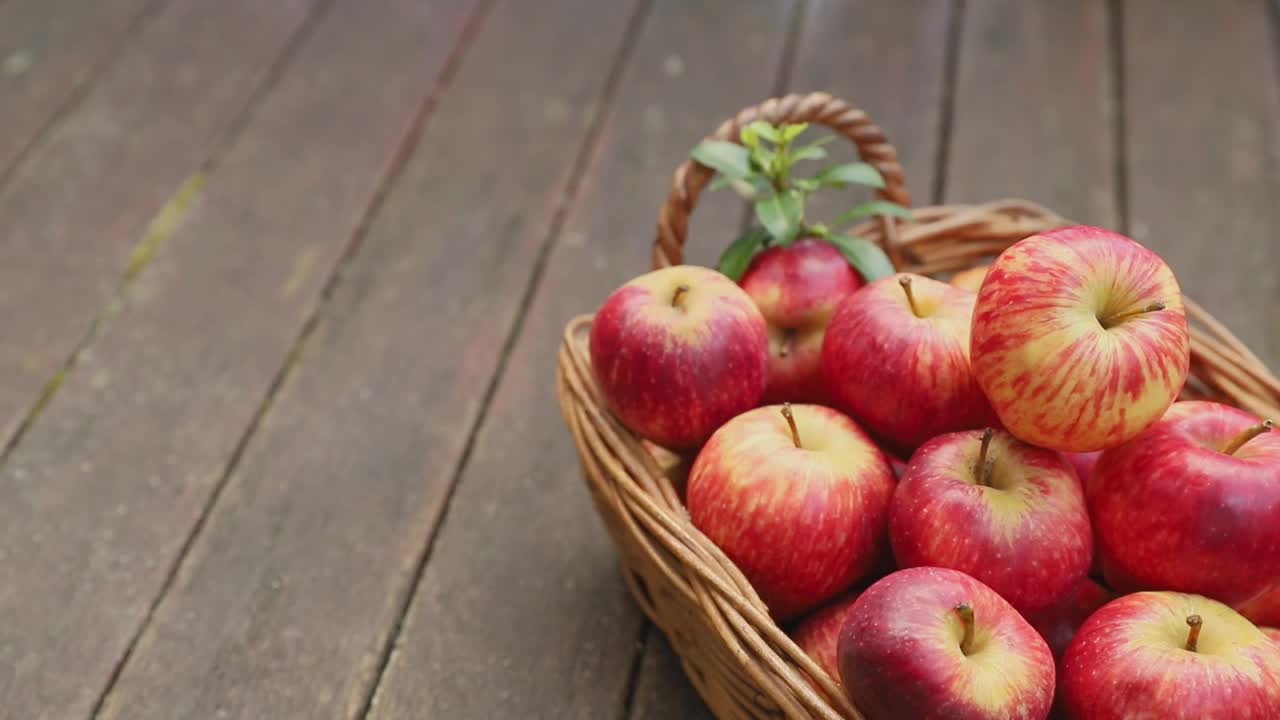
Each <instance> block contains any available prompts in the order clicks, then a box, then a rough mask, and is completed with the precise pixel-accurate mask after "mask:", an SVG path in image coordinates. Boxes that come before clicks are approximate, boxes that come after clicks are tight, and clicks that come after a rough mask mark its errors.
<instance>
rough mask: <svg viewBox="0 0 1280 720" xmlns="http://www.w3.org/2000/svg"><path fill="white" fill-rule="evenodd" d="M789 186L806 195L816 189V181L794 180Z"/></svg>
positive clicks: (809, 179) (806, 179)
mask: <svg viewBox="0 0 1280 720" xmlns="http://www.w3.org/2000/svg"><path fill="white" fill-rule="evenodd" d="M791 185H792V187H797V188H800V189H801V190H803V191H805V192H807V193H810V192H813V191H814V190H817V189H818V181H817V180H814V179H812V178H795V179H794V180H792V181H791Z"/></svg>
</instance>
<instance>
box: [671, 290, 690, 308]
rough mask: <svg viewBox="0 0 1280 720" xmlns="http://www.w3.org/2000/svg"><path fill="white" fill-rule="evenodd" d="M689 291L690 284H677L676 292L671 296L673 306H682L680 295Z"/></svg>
mask: <svg viewBox="0 0 1280 720" xmlns="http://www.w3.org/2000/svg"><path fill="white" fill-rule="evenodd" d="M687 292H689V286H688V285H677V286H676V294H675V295H672V296H671V306H672V307H680V296H681V295H684V294H685V293H687Z"/></svg>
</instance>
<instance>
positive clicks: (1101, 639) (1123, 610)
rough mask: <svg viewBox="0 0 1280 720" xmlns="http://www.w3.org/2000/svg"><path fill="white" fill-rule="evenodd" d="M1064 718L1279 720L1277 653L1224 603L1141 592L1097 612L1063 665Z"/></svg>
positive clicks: (1277, 648) (1279, 652) (1279, 657)
mask: <svg viewBox="0 0 1280 720" xmlns="http://www.w3.org/2000/svg"><path fill="white" fill-rule="evenodd" d="M1061 692H1062V694H1063V699H1064V700H1065V704H1066V707H1067V714H1068V717H1072V718H1080V719H1087V720H1121V719H1128V718H1159V719H1160V720H1180V719H1183V718H1185V719H1186V720H1193V719H1194V720H1213V719H1214V718H1220V719H1222V720H1226V719H1227V718H1232V719H1234V720H1245V719H1246V718H1253V719H1254V720H1271V719H1273V718H1280V646H1278V645H1276V644H1275V643H1273V642H1271V641H1270V640H1268V639H1267V637H1266V636H1265V635H1263V634H1262V632H1261V631H1260V630H1258V628H1256V627H1254V625H1253V624H1252V623H1250V622H1249V621H1248V620H1246V619H1245V618H1244V617H1242V616H1241V615H1240V614H1239V613H1237V612H1235V611H1234V610H1232V609H1231V608H1229V607H1227V606H1226V605H1223V604H1222V603H1219V602H1216V601H1214V600H1210V599H1208V598H1206V597H1203V596H1200V595H1184V594H1181V593H1174V592H1144V593H1137V594H1134V595H1126V596H1124V597H1122V598H1120V599H1118V600H1114V601H1112V602H1110V603H1108V604H1107V605H1106V606H1104V607H1103V608H1102V609H1101V610H1098V611H1097V612H1096V613H1094V614H1093V615H1092V616H1090V618H1089V619H1088V620H1086V621H1085V623H1084V625H1083V626H1082V627H1081V628H1080V632H1078V633H1077V634H1076V637H1075V639H1074V640H1072V641H1071V645H1070V646H1069V647H1068V648H1067V654H1066V657H1065V658H1063V663H1062V688H1061Z"/></svg>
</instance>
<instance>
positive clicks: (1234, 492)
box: [1088, 400, 1280, 624]
mask: <svg viewBox="0 0 1280 720" xmlns="http://www.w3.org/2000/svg"><path fill="white" fill-rule="evenodd" d="M1267 427H1268V425H1267V424H1266V423H1264V422H1261V421H1259V419H1258V418H1256V417H1255V416H1253V415H1251V414H1249V413H1247V412H1245V411H1243V410H1237V409H1236V408H1233V407H1229V406H1227V405H1222V404H1219V403H1213V402H1204V401H1198V400H1190V401H1183V402H1178V403H1175V404H1174V406H1173V407H1171V408H1170V409H1169V411H1168V412H1167V413H1165V415H1164V417H1163V418H1161V419H1160V420H1159V421H1157V422H1156V423H1155V424H1154V425H1152V426H1151V427H1150V428H1148V429H1147V430H1145V431H1143V432H1142V434H1140V435H1139V436H1138V437H1136V438H1134V439H1133V440H1130V441H1129V442H1128V443H1125V444H1124V445H1122V446H1120V447H1118V448H1114V449H1111V450H1108V451H1106V452H1104V453H1103V454H1102V458H1101V459H1100V460H1099V461H1098V465H1097V467H1096V468H1094V471H1093V477H1092V479H1091V480H1090V482H1089V488H1088V495H1089V509H1090V514H1091V516H1092V518H1093V523H1094V528H1095V530H1096V532H1097V537H1098V541H1099V543H1100V545H1101V555H1102V562H1103V571H1104V573H1105V574H1106V577H1107V582H1108V584H1110V585H1111V586H1112V587H1114V588H1116V589H1120V590H1141V589H1159V590H1177V591H1180V592H1193V593H1198V594H1201V595H1207V596H1209V597H1212V598H1215V599H1217V600H1221V601H1222V602H1225V603H1227V604H1228V605H1232V606H1233V607H1236V608H1238V609H1241V610H1243V611H1245V612H1246V615H1250V616H1252V619H1254V620H1256V621H1257V622H1259V623H1262V624H1271V623H1272V622H1275V620H1280V618H1276V619H1275V620H1273V619H1271V618H1268V617H1265V616H1263V615H1262V613H1261V612H1260V611H1262V610H1264V609H1265V606H1266V605H1268V604H1270V603H1265V602H1261V600H1264V599H1266V598H1267V597H1268V596H1270V595H1271V594H1272V593H1273V592H1275V591H1276V589H1277V584H1278V583H1280V433H1275V432H1266V431H1265V430H1266V428H1267Z"/></svg>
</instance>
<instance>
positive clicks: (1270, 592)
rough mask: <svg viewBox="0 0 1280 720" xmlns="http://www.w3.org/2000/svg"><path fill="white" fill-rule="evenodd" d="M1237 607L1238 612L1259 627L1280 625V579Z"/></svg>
mask: <svg viewBox="0 0 1280 720" xmlns="http://www.w3.org/2000/svg"><path fill="white" fill-rule="evenodd" d="M1235 607H1236V611H1237V612H1239V613H1240V614H1241V615H1244V616H1245V617H1247V618H1249V619H1250V620H1252V621H1253V622H1254V623H1255V624H1257V625H1280V579H1277V581H1276V584H1273V585H1272V586H1271V587H1270V588H1268V589H1266V590H1263V591H1262V592H1260V593H1258V594H1257V595H1254V596H1253V597H1251V598H1249V599H1248V600H1245V601H1244V602H1242V603H1239V604H1237V605H1236V606H1235Z"/></svg>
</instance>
